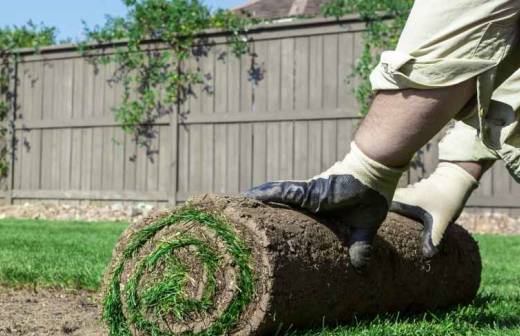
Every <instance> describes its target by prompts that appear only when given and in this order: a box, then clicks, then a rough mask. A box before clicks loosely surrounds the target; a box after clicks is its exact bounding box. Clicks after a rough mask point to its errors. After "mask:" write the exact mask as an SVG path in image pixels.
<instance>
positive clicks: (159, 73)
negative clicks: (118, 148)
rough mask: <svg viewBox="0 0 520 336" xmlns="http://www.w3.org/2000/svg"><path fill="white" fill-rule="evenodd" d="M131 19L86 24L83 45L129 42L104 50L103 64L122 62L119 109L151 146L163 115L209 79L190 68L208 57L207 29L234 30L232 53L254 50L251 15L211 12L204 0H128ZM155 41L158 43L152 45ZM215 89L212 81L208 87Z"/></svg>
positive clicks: (118, 78)
mask: <svg viewBox="0 0 520 336" xmlns="http://www.w3.org/2000/svg"><path fill="white" fill-rule="evenodd" d="M124 3H125V5H126V6H127V7H128V15H127V16H126V17H117V18H116V17H108V18H107V21H106V23H105V24H104V26H101V27H99V26H98V27H95V28H94V29H88V28H86V36H87V39H86V41H85V42H84V43H82V44H81V45H80V49H81V50H82V51H83V52H84V53H86V54H89V53H88V48H87V45H88V43H92V42H94V43H96V44H99V43H111V42H113V41H114V40H117V39H126V40H127V41H128V43H127V44H125V45H124V47H118V48H117V50H116V52H115V53H113V54H110V55H109V54H104V55H103V56H102V57H101V58H98V59H100V60H101V61H102V62H103V63H108V62H112V63H115V64H116V65H117V70H116V72H115V73H114V80H115V81H118V82H121V83H122V84H123V87H124V94H123V97H122V99H123V101H122V103H121V104H120V105H119V106H118V107H117V108H116V109H115V114H116V119H117V121H118V122H119V123H120V124H121V125H122V127H123V129H124V130H125V131H126V132H128V133H132V134H133V135H134V139H135V140H136V141H137V143H138V144H140V145H143V146H145V147H147V146H148V142H149V139H150V138H153V137H154V136H155V135H154V133H153V128H152V127H151V126H150V125H151V124H153V122H154V121H155V120H157V119H158V118H160V117H161V116H163V115H167V114H170V113H172V112H173V111H175V108H174V107H175V106H177V105H179V104H182V103H183V102H184V101H186V99H187V98H188V97H189V95H191V94H192V92H193V91H192V87H193V86H194V85H204V84H206V82H207V81H208V80H210V79H211V78H209V77H208V76H206V74H204V73H203V72H202V70H201V69H200V68H198V67H196V68H195V69H192V68H189V67H187V66H186V63H187V62H186V61H187V60H188V58H189V57H190V56H195V57H196V58H197V59H198V58H200V57H202V56H205V55H207V53H208V52H209V49H210V48H211V47H212V44H211V41H208V40H203V39H201V38H200V34H201V33H202V32H203V31H204V30H207V29H222V30H226V31H229V32H231V34H230V35H228V39H229V40H230V42H231V46H232V53H233V54H234V55H236V56H240V55H242V54H244V53H246V52H247V51H248V44H247V37H246V33H247V31H246V26H247V24H248V23H249V22H250V20H249V19H247V18H244V17H239V16H236V15H235V14H233V13H231V12H229V11H224V10H218V11H215V12H214V11H211V9H210V8H209V7H207V6H206V5H204V4H203V3H202V1H200V0H124ZM151 41H153V42H154V43H155V44H152V43H151ZM205 88H207V91H211V90H210V89H209V88H210V85H206V86H205Z"/></svg>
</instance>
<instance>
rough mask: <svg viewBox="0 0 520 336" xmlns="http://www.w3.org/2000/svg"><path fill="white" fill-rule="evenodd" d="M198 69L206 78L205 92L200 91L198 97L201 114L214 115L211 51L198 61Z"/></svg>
mask: <svg viewBox="0 0 520 336" xmlns="http://www.w3.org/2000/svg"><path fill="white" fill-rule="evenodd" d="M200 68H201V71H202V74H203V76H204V77H205V78H206V84H205V85H206V88H207V89H206V90H202V92H201V95H200V97H199V99H200V101H201V105H202V106H201V111H200V112H201V113H203V114H212V113H215V84H216V83H215V54H214V51H211V52H209V53H208V54H207V56H203V57H202V58H201V60H200Z"/></svg>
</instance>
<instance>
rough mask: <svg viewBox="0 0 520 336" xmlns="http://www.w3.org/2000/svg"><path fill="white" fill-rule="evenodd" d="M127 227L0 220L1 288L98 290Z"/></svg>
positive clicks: (119, 224) (122, 225) (112, 224)
mask: <svg viewBox="0 0 520 336" xmlns="http://www.w3.org/2000/svg"><path fill="white" fill-rule="evenodd" d="M126 226H127V224H125V223H85V222H65V221H43V220H42V221H36V220H12V219H6V220H0V284H3V285H12V286H21V285H23V286H25V285H43V286H58V287H67V288H74V289H89V290H96V289H98V288H99V286H100V280H101V276H102V274H103V272H104V270H105V267H106V265H107V264H108V262H109V260H110V257H111V255H112V248H113V247H114V244H115V242H116V240H117V238H118V236H119V235H120V234H121V233H122V232H123V230H124V228H125V227H126Z"/></svg>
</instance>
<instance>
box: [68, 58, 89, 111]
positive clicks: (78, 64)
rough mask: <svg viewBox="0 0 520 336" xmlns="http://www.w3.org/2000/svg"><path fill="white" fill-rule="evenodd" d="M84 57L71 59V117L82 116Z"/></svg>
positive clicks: (83, 102)
mask: <svg viewBox="0 0 520 336" xmlns="http://www.w3.org/2000/svg"><path fill="white" fill-rule="evenodd" d="M85 63H86V61H85V59H83V58H76V59H73V68H74V76H73V78H74V82H73V93H72V102H73V103H72V114H71V115H72V118H73V119H76V118H82V116H83V105H84V104H85V89H86V87H85V78H84V75H85Z"/></svg>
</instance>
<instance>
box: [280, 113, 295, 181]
mask: <svg viewBox="0 0 520 336" xmlns="http://www.w3.org/2000/svg"><path fill="white" fill-rule="evenodd" d="M293 164H294V123H293V122H292V121H288V122H282V123H280V179H282V180H289V179H292V178H294V166H293Z"/></svg>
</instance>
